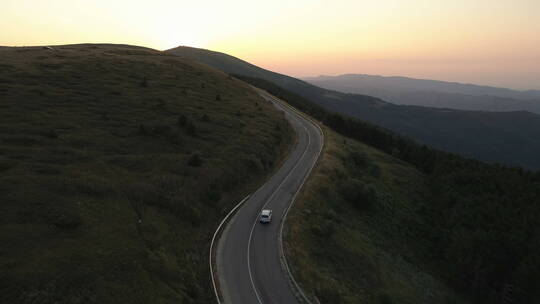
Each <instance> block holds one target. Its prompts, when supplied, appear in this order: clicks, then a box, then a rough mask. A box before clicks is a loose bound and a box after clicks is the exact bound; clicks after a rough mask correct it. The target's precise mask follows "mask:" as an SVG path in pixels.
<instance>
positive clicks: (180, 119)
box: [178, 114, 187, 127]
mask: <svg viewBox="0 0 540 304" xmlns="http://www.w3.org/2000/svg"><path fill="white" fill-rule="evenodd" d="M186 123H187V117H186V115H184V114H180V116H178V125H179V126H180V127H184V126H185V125H186Z"/></svg>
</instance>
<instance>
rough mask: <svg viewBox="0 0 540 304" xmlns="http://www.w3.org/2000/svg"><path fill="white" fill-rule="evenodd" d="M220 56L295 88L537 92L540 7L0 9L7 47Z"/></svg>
mask: <svg viewBox="0 0 540 304" xmlns="http://www.w3.org/2000/svg"><path fill="white" fill-rule="evenodd" d="M82 42H96V43H97V42H108V43H125V44H134V45H141V46H147V47H151V48H156V49H160V50H164V49H168V48H172V47H175V46H178V45H189V46H195V47H202V48H208V49H212V50H216V51H221V52H225V53H228V54H231V55H234V56H237V57H240V58H242V59H244V60H247V61H250V62H252V63H254V64H257V65H259V66H261V67H264V68H268V69H271V70H274V71H277V72H280V73H285V74H289V75H292V76H313V75H319V74H326V75H335V74H343V73H364V74H379V75H402V76H410V77H417V78H429V79H440V80H450V81H459V82H471V83H478V84H488V85H496V86H504V87H511V88H517V89H540V0H513V1H510V0H453V1H446V0H423V1H421V0H379V1H361V0H334V1H326V0H294V1H281V0H273V1H263V0H260V1H254V0H250V1H247V0H228V1H208V0H199V1H192V0H191V1H183V0H174V1H170V0H153V1H137V0H130V1H124V0H115V1H111V0H92V1H90V0H88V1H83V0H43V1H41V0H33V1H31V0H0V45H7V46H22V45H45V44H47V45H53V44H69V43H82Z"/></svg>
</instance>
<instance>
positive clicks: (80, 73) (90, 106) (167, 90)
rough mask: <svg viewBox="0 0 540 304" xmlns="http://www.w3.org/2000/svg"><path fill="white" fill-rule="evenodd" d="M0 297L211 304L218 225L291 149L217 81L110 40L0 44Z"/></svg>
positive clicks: (272, 117) (217, 76)
mask: <svg viewBox="0 0 540 304" xmlns="http://www.w3.org/2000/svg"><path fill="white" fill-rule="evenodd" d="M0 113H1V117H2V119H0V202H1V204H0V214H1V215H2V216H1V218H0V242H1V243H2V246H0V302H2V303H205V302H207V303H210V302H212V301H213V298H212V294H211V289H210V282H209V274H208V269H207V267H208V264H207V263H208V260H207V252H208V245H209V240H210V237H211V233H212V232H213V230H214V229H215V228H216V226H217V224H218V222H219V220H220V219H221V217H222V216H223V215H224V214H225V212H227V211H228V210H229V208H231V207H232V206H233V205H234V204H235V203H236V202H237V201H238V200H239V199H240V198H241V197H242V196H243V195H245V194H246V193H248V192H249V191H251V190H252V189H254V187H255V186H256V185H257V184H258V183H260V182H262V181H263V180H264V179H265V177H266V176H268V174H269V173H270V172H271V171H272V170H273V169H274V168H275V167H276V165H277V164H278V163H279V162H280V159H281V158H282V157H283V156H284V155H285V152H286V150H287V149H288V147H289V145H290V144H291V142H292V130H291V129H290V127H289V126H288V124H287V122H286V121H285V119H284V117H283V116H282V114H281V113H280V112H278V111H277V110H275V109H274V108H273V107H272V106H271V105H270V104H269V103H267V102H265V101H264V100H263V99H261V98H260V97H259V96H258V95H256V94H255V93H254V92H252V91H251V89H250V88H249V87H248V86H247V85H245V84H244V83H241V82H239V81H237V80H235V79H232V78H231V77H228V76H227V75H225V74H223V73H222V72H219V71H217V70H213V69H211V68H209V67H206V66H202V65H200V64H197V63H194V62H192V61H190V60H186V59H181V58H178V57H175V56H172V55H167V54H164V53H162V52H157V51H154V50H150V49H145V48H139V47H132V46H121V45H70V46H58V47H53V49H45V48H40V47H33V48H2V49H0Z"/></svg>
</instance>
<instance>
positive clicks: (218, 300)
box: [209, 194, 251, 304]
mask: <svg viewBox="0 0 540 304" xmlns="http://www.w3.org/2000/svg"><path fill="white" fill-rule="evenodd" d="M250 197H251V194H248V195H247V196H246V197H244V199H242V200H241V201H240V202H239V203H238V204H236V206H234V208H232V210H231V211H229V213H227V215H226V216H225V218H223V220H222V221H221V223H220V224H219V226H218V227H217V229H216V231H215V232H214V235H213V236H212V242H210V254H209V260H210V262H209V264H210V276H211V277H212V286H213V287H214V294H215V295H216V301H217V302H218V304H221V299H220V298H219V291H218V288H217V285H216V278H215V276H214V267H213V265H212V264H213V261H214V260H213V259H212V255H213V251H214V250H213V249H214V242H215V240H216V237H217V235H218V234H219V232H220V230H221V227H223V225H224V224H225V223H226V222H227V221H228V219H229V218H230V216H231V215H232V214H233V213H234V212H235V211H236V210H237V209H238V208H239V207H240V206H242V204H244V203H245V202H246V201H247V200H248V199H249V198H250Z"/></svg>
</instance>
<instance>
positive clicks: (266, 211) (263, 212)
mask: <svg viewBox="0 0 540 304" xmlns="http://www.w3.org/2000/svg"><path fill="white" fill-rule="evenodd" d="M270 213H272V210H270V209H264V210H263V211H262V212H261V214H264V215H269V214H270Z"/></svg>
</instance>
